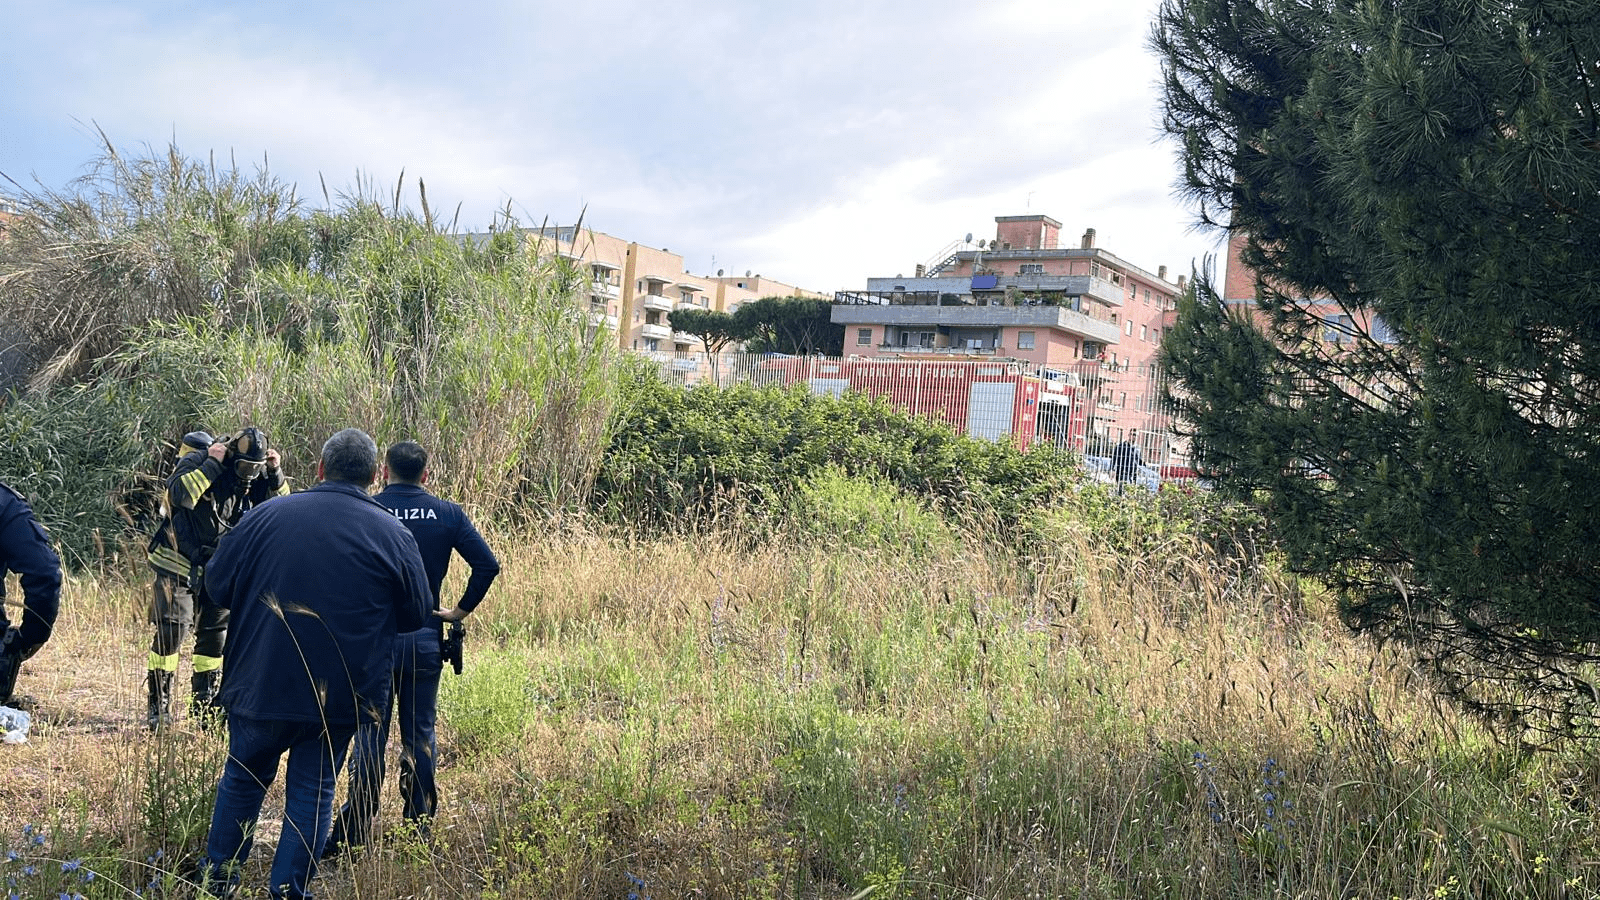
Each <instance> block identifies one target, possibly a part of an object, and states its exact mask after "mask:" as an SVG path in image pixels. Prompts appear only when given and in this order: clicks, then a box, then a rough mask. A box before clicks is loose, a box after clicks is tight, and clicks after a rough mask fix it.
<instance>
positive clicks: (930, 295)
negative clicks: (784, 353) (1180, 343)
mask: <svg viewBox="0 0 1600 900" xmlns="http://www.w3.org/2000/svg"><path fill="white" fill-rule="evenodd" d="M995 224H996V229H995V236H994V238H993V240H985V241H979V242H978V244H977V245H976V246H973V245H971V243H970V241H968V242H963V243H962V244H961V245H958V246H957V247H955V248H952V250H951V251H950V252H949V253H948V254H947V255H944V256H943V257H942V258H938V259H935V260H933V261H931V262H930V263H927V264H924V265H919V266H917V267H916V269H915V270H914V272H913V275H912V276H911V277H909V278H907V277H903V276H899V275H897V276H894V277H892V278H889V277H884V278H868V279H867V288H866V290H864V291H845V292H840V293H838V294H836V295H835V299H836V301H837V303H836V305H835V306H834V311H833V321H834V322H835V323H838V324H842V325H844V326H845V352H846V353H847V354H852V355H856V356H861V357H877V358H915V359H929V360H936V359H951V360H957V359H960V360H967V359H974V358H977V359H982V358H995V359H1010V360H1016V361H1019V362H1021V363H1025V364H1030V365H1031V366H1033V367H1036V368H1037V370H1038V371H1040V372H1041V373H1042V376H1043V377H1044V379H1045V391H1044V392H1043V394H1042V395H1041V398H1040V405H1041V410H1040V415H1039V426H1038V427H1039V429H1040V432H1041V433H1044V432H1055V433H1057V434H1059V435H1060V437H1059V438H1058V442H1060V443H1065V444H1067V445H1070V446H1074V447H1075V448H1076V449H1082V450H1086V451H1090V452H1092V451H1094V450H1095V449H1097V448H1098V447H1101V446H1103V445H1105V444H1109V443H1115V442H1117V441H1120V440H1122V439H1123V438H1124V437H1125V436H1127V435H1128V434H1129V433H1130V432H1132V431H1134V430H1141V431H1142V432H1143V434H1142V435H1141V437H1140V440H1141V441H1143V442H1145V443H1146V444H1147V446H1146V447H1145V449H1146V456H1147V457H1151V458H1166V457H1167V456H1168V455H1169V449H1170V448H1168V447H1166V446H1164V445H1163V446H1156V445H1155V443H1154V442H1163V441H1165V438H1164V437H1163V436H1162V435H1164V433H1165V431H1166V423H1165V417H1164V415H1163V413H1162V412H1161V410H1160V408H1159V406H1160V404H1159V397H1160V384H1159V378H1158V376H1157V375H1156V373H1155V362H1156V357H1157V354H1158V352H1159V349H1160V346H1161V335H1162V334H1163V333H1164V331H1165V330H1166V329H1167V328H1168V327H1170V325H1171V322H1172V318H1173V316H1174V315H1175V310H1176V301H1177V296H1178V294H1179V293H1180V292H1182V291H1183V289H1184V286H1185V285H1184V279H1182V278H1179V279H1178V280H1177V281H1176V282H1170V281H1168V280H1167V277H1166V276H1167V270H1166V267H1165V266H1161V267H1159V268H1158V269H1157V270H1156V271H1155V272H1154V273H1151V272H1149V271H1147V270H1145V269H1143V268H1140V267H1138V266H1135V265H1133V264H1132V263H1129V262H1128V261H1126V260H1124V259H1122V258H1121V257H1119V256H1116V255H1115V254H1112V253H1110V252H1108V251H1106V250H1104V249H1102V248H1100V247H1098V246H1096V235H1095V231H1094V229H1093V228H1090V229H1087V230H1085V231H1084V233H1083V236H1082V237H1081V239H1080V240H1079V241H1078V246H1076V247H1063V246H1061V223H1060V222H1058V221H1056V220H1055V219H1053V218H1051V217H1049V216H1044V215H1024V216H997V217H996V218H995ZM1051 405H1055V406H1056V407H1057V408H1056V409H1048V408H1046V407H1049V406H1051Z"/></svg>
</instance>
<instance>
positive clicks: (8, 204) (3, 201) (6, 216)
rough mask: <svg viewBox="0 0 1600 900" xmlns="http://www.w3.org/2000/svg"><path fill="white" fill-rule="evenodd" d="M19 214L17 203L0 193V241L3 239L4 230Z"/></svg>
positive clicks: (7, 229)
mask: <svg viewBox="0 0 1600 900" xmlns="http://www.w3.org/2000/svg"><path fill="white" fill-rule="evenodd" d="M18 218H20V216H19V215H18V213H17V205H16V203H14V202H13V201H12V200H11V199H10V198H8V197H5V196H4V195H0V241H3V240H5V237H6V232H7V231H9V230H10V229H11V223H12V222H14V221H16V220H17V219H18Z"/></svg>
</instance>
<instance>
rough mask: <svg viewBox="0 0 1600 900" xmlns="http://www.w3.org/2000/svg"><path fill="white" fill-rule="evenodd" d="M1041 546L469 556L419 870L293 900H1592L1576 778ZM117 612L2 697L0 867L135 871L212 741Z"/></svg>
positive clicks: (1183, 547) (524, 546) (1221, 614)
mask: <svg viewBox="0 0 1600 900" xmlns="http://www.w3.org/2000/svg"><path fill="white" fill-rule="evenodd" d="M1066 534H1067V536H1066V537H1064V538H1063V539H1062V542H1061V544H1060V545H1059V546H1057V547H1055V548H1053V549H1052V550H1051V551H1049V552H1047V553H1044V554H1042V555H1040V556H1039V557H1037V558H1034V559H1031V560H1026V561H1025V560H1024V559H1022V558H1021V557H1019V556H1017V555H1016V554H1015V553H1013V552H1011V551H1008V550H1005V549H1002V548H1001V547H999V546H996V545H995V544H992V543H990V542H988V541H986V540H969V541H968V542H967V543H966V545H965V547H964V549H963V550H962V551H961V552H959V553H955V554H952V555H950V556H948V557H944V558H939V559H926V558H923V559H919V558H916V557H914V556H907V555H905V554H903V553H899V552H896V551H893V550H889V549H886V550H883V551H880V552H869V551H862V550H859V549H854V550H849V551H845V550H843V549H841V548H829V547H819V546H815V545H814V544H811V545H804V544H799V543H792V542H785V541H781V540H774V541H766V542H752V541H750V540H748V539H747V538H746V536H743V535H701V536H694V537H683V538H671V539H660V540H655V541H651V542H645V543H640V542H633V541H629V540H625V539H622V538H617V537H611V536H606V535H600V534H593V533H582V532H577V533H574V532H567V533H563V534H560V535H542V536H539V537H523V538H517V537H514V536H502V537H498V538H495V539H494V543H495V545H496V547H497V549H498V550H499V551H500V553H501V556H502V562H503V564H504V566H505V573H504V575H503V576H502V578H501V580H500V582H499V583H498V584H497V585H496V587H495V589H494V591H493V592H492V593H491V595H490V598H489V601H488V602H487V603H486V605H485V606H484V608H483V609H482V610H481V611H480V613H479V614H478V615H477V616H475V617H474V619H473V620H472V633H471V636H470V638H469V646H468V667H469V668H468V672H467V675H466V676H464V677H462V678H459V679H457V678H455V677H454V676H451V675H447V676H446V684H445V691H444V703H443V713H442V719H443V723H442V727H441V745H442V756H443V759H442V764H443V765H442V770H441V789H442V794H443V804H442V810H441V812H442V816H441V821H440V823H439V825H438V828H437V829H436V839H435V841H434V842H433V844H432V845H429V846H424V845H421V844H418V843H416V842H415V841H411V840H407V839H405V838H404V836H403V835H396V836H395V837H393V838H392V839H390V840H388V841H387V842H386V843H384V844H383V845H382V846H381V847H380V848H379V849H377V850H376V851H374V852H372V853H370V854H368V855H366V856H364V857H360V858H358V859H355V860H352V861H351V862H349V863H346V864H345V865H343V866H341V867H340V868H339V869H338V870H336V871H333V872H330V873H325V875H324V876H323V878H322V879H321V881H320V882H319V885H320V887H319V890H320V891H321V892H322V895H325V896H330V897H403V896H434V897H478V896H504V897H513V896H517V897H521V896H559V897H593V896H614V897H624V896H627V895H628V894H629V893H630V892H632V893H636V894H638V895H639V896H641V897H642V896H653V897H657V898H665V897H679V896H697V897H754V896H767V897H796V898H799V897H845V896H850V895H852V894H855V893H856V892H857V891H859V890H862V889H863V888H867V887H874V890H875V891H876V892H877V895H878V896H899V897H994V898H1001V897H1024V896H1083V897H1142V896H1151V895H1160V896H1171V897H1212V896H1284V897H1323V896H1398V897H1420V896H1424V895H1429V896H1440V897H1448V896H1515V895H1519V894H1521V895H1542V896H1573V897H1579V896H1593V893H1592V888H1591V887H1590V885H1591V883H1592V879H1591V877H1590V875H1589V869H1588V868H1587V862H1586V860H1587V859H1588V858H1590V855H1589V854H1590V851H1591V850H1592V849H1593V848H1594V846H1595V842H1594V836H1593V834H1592V827H1591V825H1590V824H1589V822H1588V818H1587V815H1586V812H1585V808H1584V807H1582V806H1578V805H1574V804H1573V803H1569V802H1566V801H1565V800H1563V798H1562V796H1561V795H1560V794H1559V791H1561V790H1562V785H1568V786H1569V787H1568V788H1567V790H1568V791H1569V793H1571V792H1573V791H1574V790H1576V788H1575V787H1573V786H1576V785H1579V784H1588V783H1590V782H1592V778H1590V776H1589V775H1587V774H1586V773H1588V772H1590V771H1591V770H1592V766H1590V764H1589V762H1588V761H1587V759H1586V758H1585V757H1583V756H1582V755H1580V754H1577V753H1574V754H1573V755H1570V756H1566V757H1562V758H1559V759H1552V760H1547V761H1529V760H1524V759H1519V758H1517V757H1515V756H1514V755H1512V754H1509V753H1505V752H1503V751H1500V750H1498V749H1496V748H1494V747H1493V746H1492V745H1491V744H1490V743H1489V742H1488V741H1487V739H1486V738H1485V737H1484V736H1483V733H1482V732H1481V731H1480V730H1479V729H1478V728H1476V727H1475V725H1474V724H1473V723H1471V722H1469V721H1463V720H1461V719H1460V718H1459V717H1457V716H1456V715H1454V714H1453V713H1452V712H1451V711H1450V710H1448V709H1441V708H1439V707H1437V706H1436V705H1435V704H1434V703H1432V702H1431V701H1430V700H1429V699H1428V695H1427V693H1426V691H1425V690H1424V689H1423V688H1422V686H1421V685H1420V684H1418V683H1417V682H1416V679H1415V678H1414V677H1412V675H1411V673H1410V672H1409V670H1408V667H1407V666H1405V665H1404V664H1403V663H1402V662H1401V661H1399V660H1397V659H1395V658H1392V657H1389V656H1385V655H1383V654H1376V655H1375V654H1374V652H1373V651H1372V650H1371V648H1369V647H1367V646H1364V645H1362V644H1360V643H1357V642H1355V641H1353V640H1351V639H1350V638H1349V637H1348V636H1347V635H1346V634H1345V633H1344V632H1343V631H1342V629H1341V628H1340V627H1339V626H1338V625H1337V624H1336V623H1335V622H1334V619H1333V617H1332V615H1331V611H1330V610H1329V609H1328V608H1327V600H1326V599H1325V598H1323V597H1321V596H1319V595H1318V594H1317V593H1316V592H1314V591H1308V590H1306V589H1305V588H1304V587H1303V586H1302V585H1300V584H1299V583H1298V582H1296V581H1295V580H1294V579H1293V578H1291V577H1288V576H1285V575H1283V574H1282V573H1279V572H1276V571H1274V570H1272V569H1270V568H1254V567H1247V566H1242V565H1240V564H1237V563H1229V562H1227V561H1225V560H1221V559H1219V558H1218V557H1216V556H1215V555H1214V554H1211V553H1209V552H1208V551H1205V550H1203V548H1202V547H1201V546H1200V545H1199V544H1197V543H1194V542H1191V541H1189V540H1188V539H1186V538H1184V537H1182V536H1181V535H1178V536H1173V537H1171V538H1170V539H1167V540H1166V541H1165V542H1164V543H1163V544H1161V547H1162V550H1161V552H1160V553H1154V554H1147V555H1144V556H1142V557H1140V558H1129V557H1128V556H1126V555H1121V554H1118V553H1115V552H1112V551H1110V550H1108V549H1107V548H1106V546H1105V545H1104V543H1103V542H1101V541H1098V540H1096V539H1095V538H1094V537H1093V536H1092V535H1087V534H1083V533H1081V532H1080V533H1077V534H1076V536H1073V534H1072V532H1071V531H1070V530H1069V531H1068V532H1066ZM752 544H753V546H752ZM458 574H459V573H458ZM144 590H145V586H144V584H143V573H137V572H132V571H130V572H129V573H128V575H127V577H126V578H103V579H96V580H75V581H74V582H73V583H72V584H70V585H69V587H68V589H67V594H66V597H65V599H64V606H63V608H64V613H63V617H62V622H61V624H60V629H59V632H58V635H57V637H56V639H55V640H54V641H53V642H52V643H51V644H50V645H49V647H48V648H47V650H46V651H45V652H43V653H42V654H41V655H40V656H38V657H37V658H36V659H35V660H34V661H32V662H31V663H30V664H29V666H28V668H27V670H26V671H25V673H24V681H23V683H22V685H21V689H22V691H23V693H24V694H25V695H27V696H29V697H31V698H32V705H33V710H34V713H35V715H36V716H37V719H38V723H37V725H36V727H35V731H34V734H33V737H32V740H31V742H30V743H29V744H27V745H23V746H20V747H14V748H13V747H8V748H6V751H5V757H4V759H5V764H6V772H7V777H5V778H3V779H0V808H3V809H5V810H7V815H6V817H5V818H6V820H7V822H8V823H13V822H14V823H19V824H17V825H11V824H7V825H6V826H4V827H3V830H0V841H4V840H5V839H6V837H7V834H6V833H5V832H9V831H11V830H14V829H15V828H19V827H20V823H24V822H29V823H41V824H46V825H49V826H50V827H51V828H52V829H54V832H55V835H56V838H55V840H56V841H58V842H65V843H72V842H73V841H76V843H75V844H74V845H73V849H72V850H71V854H72V855H81V856H85V857H86V858H88V857H89V856H92V855H94V854H95V853H99V854H100V858H112V857H115V858H121V859H131V860H139V859H143V858H144V857H146V856H149V855H151V854H153V852H154V851H155V849H157V847H158V846H159V845H158V844H157V843H155V840H156V837H155V836H153V835H152V834H151V828H150V825H149V822H148V820H149V818H150V810H151V806H152V804H151V803H149V802H148V795H147V794H146V793H145V785H146V777H145V775H144V774H143V773H145V772H147V771H150V770H151V769H152V768H155V769H163V770H164V771H169V772H171V771H174V770H176V771H177V777H176V778H175V781H176V782H177V783H179V784H180V786H181V785H182V784H183V783H184V778H185V777H188V776H186V775H185V774H184V773H186V772H188V771H190V770H189V769H184V768H183V767H182V766H178V765H176V764H175V763H174V760H173V758H174V756H175V755H179V754H181V755H184V756H185V757H186V758H191V759H199V760H200V761H201V764H202V765H204V764H207V763H209V762H210V761H211V759H212V758H211V757H208V755H207V754H214V752H215V742H214V741H212V740H210V739H208V738H203V737H199V736H195V735H191V734H187V733H185V732H184V731H183V729H182V728H181V727H180V728H179V729H178V733H175V734H173V735H171V736H169V737H167V738H164V739H157V738H151V737H149V736H147V735H146V734H145V733H144V731H143V728H142V712H141V710H142V705H143V698H142V695H141V692H142V678H143V663H144V655H145V647H146V644H147V642H148V633H147V628H146V626H145V625H144V624H143V603H144ZM447 590H448V588H447ZM1198 754H1203V756H1201V755H1198ZM1269 760H1270V762H1269ZM190 768H191V769H192V766H191V767H190ZM210 774H213V775H214V769H213V770H210ZM1274 779H1276V780H1275V781H1274ZM1586 779H1587V780H1586ZM1268 782H1273V783H1270V784H1269V783H1268ZM1269 795H1271V796H1269ZM142 798H144V799H142ZM1285 799H1289V800H1291V803H1290V804H1284V803H1283V802H1282V801H1283V800H1285ZM274 802H277V801H274V800H271V799H269V809H268V810H267V811H266V812H265V814H264V817H263V823H264V827H263V831H262V835H263V840H264V842H265V843H266V844H267V845H270V843H271V842H272V840H273V839H274V832H275V831H276V824H275V820H276V818H277V816H278V815H279V814H280V810H281V807H273V806H272V804H273V803H274ZM384 802H385V810H386V813H387V815H388V817H389V818H388V819H387V821H388V822H389V823H390V824H392V823H393V821H394V819H395V818H397V817H396V816H395V814H394V810H395V809H396V808H397V806H398V802H397V800H395V798H393V797H389V796H386V798H385V801H384ZM1269 809H1270V810H1271V811H1270V812H1268V810H1269ZM1289 819H1294V820H1295V821H1294V824H1292V825H1291V824H1289V823H1288V821H1287V820H1289ZM266 823H272V824H266ZM80 825H81V826H83V827H82V829H81V830H82V832H83V834H82V836H81V837H76V838H71V839H70V840H69V839H68V838H67V837H64V836H63V835H64V832H65V831H66V830H68V829H74V828H78V827H79V826H80ZM1269 826H1271V827H1270V828H1269ZM181 849H182V848H179V847H170V848H168V849H167V852H168V854H171V853H173V852H179V851H181ZM267 855H268V854H267V853H266V852H265V850H264V849H263V850H259V851H258V852H257V854H256V856H257V860H256V861H254V862H253V864H252V865H253V866H259V865H260V864H261V861H262V860H264V859H265V858H266V856H267ZM1541 860H1542V861H1541ZM113 868H114V867H113ZM135 868H137V867H135ZM109 874H111V873H109V872H108V875H109ZM121 877H123V878H125V879H131V877H132V873H130V872H126V871H125V872H122V873H121ZM247 877H250V876H247ZM254 877H255V879H256V883H259V881H260V880H261V879H260V873H259V872H255V873H254ZM633 879H638V881H637V882H636V881H634V880H633ZM1452 879H1454V880H1453V881H1452ZM639 882H642V884H641V883H639ZM1569 882H1570V883H1569ZM1438 891H1443V892H1444V893H1436V892H1438ZM179 893H181V891H180V892H179ZM113 895H114V894H111V893H108V894H106V896H113ZM52 896H54V895H53V894H52Z"/></svg>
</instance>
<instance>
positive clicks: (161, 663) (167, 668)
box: [145, 650, 178, 672]
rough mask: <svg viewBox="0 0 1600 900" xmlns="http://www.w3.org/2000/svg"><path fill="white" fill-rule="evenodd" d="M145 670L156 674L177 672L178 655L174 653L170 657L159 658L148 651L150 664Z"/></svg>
mask: <svg viewBox="0 0 1600 900" xmlns="http://www.w3.org/2000/svg"><path fill="white" fill-rule="evenodd" d="M145 668H147V669H152V670H154V671H157V672H176V671H178V654H176V653H174V654H172V655H171V656H161V655H160V654H158V653H156V652H155V651H154V650H152V651H150V664H149V665H147V666H146V667H145Z"/></svg>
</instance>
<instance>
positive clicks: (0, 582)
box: [0, 482, 61, 705]
mask: <svg viewBox="0 0 1600 900" xmlns="http://www.w3.org/2000/svg"><path fill="white" fill-rule="evenodd" d="M7 572H16V573H17V574H18V575H19V576H21V578H20V579H19V580H20V583H21V585H22V613H21V615H20V617H19V618H18V619H17V620H16V621H13V620H12V619H11V618H10V613H9V612H8V610H7V609H6V605H5V598H6V583H5V576H6V573H7ZM60 609H61V558H60V557H58V556H56V551H55V550H54V549H53V548H52V547H51V546H50V538H49V537H48V536H47V535H46V534H45V532H44V527H43V526H41V525H40V524H39V522H38V520H37V519H35V518H34V517H33V509H32V508H30V507H29V506H28V501H27V500H24V499H23V497H22V495H21V494H19V493H17V492H16V491H15V490H13V489H12V488H11V487H9V486H8V485H6V484H5V483H4V482H0V705H4V704H8V703H10V702H11V692H12V690H13V689H15V688H16V685H17V673H18V672H20V671H21V670H22V661H23V660H25V659H27V658H28V657H30V656H32V655H33V654H35V653H37V652H38V651H39V648H40V647H42V646H44V642H45V641H47V640H49V639H50V631H51V629H52V628H54V627H55V624H56V613H58V612H59V611H60Z"/></svg>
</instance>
